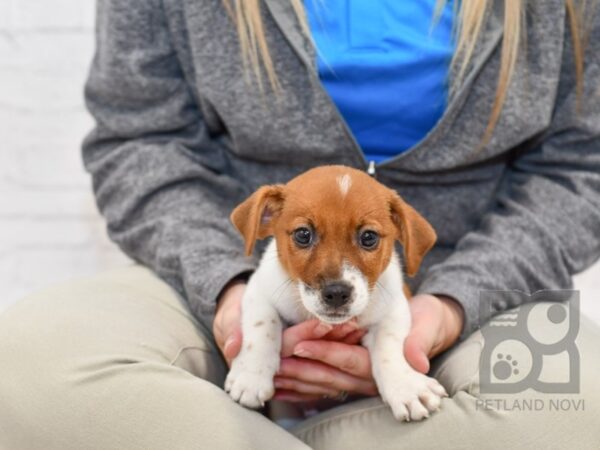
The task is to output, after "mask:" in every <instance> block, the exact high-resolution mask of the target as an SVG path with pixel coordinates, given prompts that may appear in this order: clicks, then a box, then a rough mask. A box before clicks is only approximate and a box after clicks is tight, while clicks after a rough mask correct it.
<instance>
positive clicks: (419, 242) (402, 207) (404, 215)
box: [390, 192, 437, 277]
mask: <svg viewBox="0 0 600 450" xmlns="http://www.w3.org/2000/svg"><path fill="white" fill-rule="evenodd" d="M390 212H391V215H392V221H393V222H394V224H395V225H396V229H397V230H398V235H397V238H398V240H399V241H400V242H401V243H402V247H403V248H404V264H405V265H406V273H407V274H408V275H409V276H411V277H412V276H413V275H414V274H416V273H417V271H418V270H419V266H420V265H421V261H422V260H423V257H424V256H425V255H426V254H427V252H428V251H429V250H431V247H433V244H435V241H436V239H437V235H436V234H435V230H434V229H433V227H432V226H431V225H430V224H429V222H427V220H425V218H424V217H423V216H422V215H421V214H419V213H418V212H417V211H415V209H414V208H413V207H412V206H410V205H409V204H408V203H406V202H405V201H404V200H402V199H401V198H400V196H399V195H398V194H396V193H395V192H394V193H393V194H392V197H391V200H390Z"/></svg>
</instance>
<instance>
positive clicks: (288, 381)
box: [274, 376, 340, 398]
mask: <svg viewBox="0 0 600 450" xmlns="http://www.w3.org/2000/svg"><path fill="white" fill-rule="evenodd" d="M274 383H275V387H276V388H277V389H285V390H287V391H291V392H295V393H298V394H307V395H319V396H321V397H330V398H333V397H336V396H337V395H339V393H340V391H336V390H335V389H333V388H330V387H326V386H322V385H319V384H314V383H309V382H306V381H302V380H298V379H296V378H287V377H282V376H276V377H275V379H274Z"/></svg>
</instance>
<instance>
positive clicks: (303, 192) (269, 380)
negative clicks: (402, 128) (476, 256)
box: [225, 166, 447, 420]
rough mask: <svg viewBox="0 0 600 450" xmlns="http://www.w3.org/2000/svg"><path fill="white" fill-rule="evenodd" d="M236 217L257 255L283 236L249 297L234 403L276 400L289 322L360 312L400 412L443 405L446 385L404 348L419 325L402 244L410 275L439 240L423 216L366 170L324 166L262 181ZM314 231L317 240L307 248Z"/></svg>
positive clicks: (386, 389) (367, 341)
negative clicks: (258, 246) (411, 360)
mask: <svg viewBox="0 0 600 450" xmlns="http://www.w3.org/2000/svg"><path fill="white" fill-rule="evenodd" d="M231 218H232V221H233V223H234V225H235V226H236V227H237V229H238V230H239V231H240V233H241V234H242V235H243V237H244V239H245V242H246V253H247V254H250V253H252V250H253V248H254V244H255V242H256V240H257V239H264V238H267V237H269V236H274V239H273V240H272V241H271V242H270V243H269V244H268V247H267V249H266V251H265V253H264V255H263V256H262V259H261V262H260V264H259V266H258V268H257V270H256V272H254V274H253V275H252V276H251V278H250V280H249V281H248V286H247V288H246V291H245V293H244V297H243V299H242V333H243V345H242V349H241V351H240V353H239V354H238V356H237V357H236V358H235V360H234V361H233V363H232V366H231V370H230V372H229V375H228V377H227V380H226V382H225V389H226V390H227V391H228V392H229V394H230V395H231V397H232V398H233V399H234V400H236V401H238V402H239V403H241V404H242V405H244V406H247V407H251V408H257V407H260V406H261V405H264V402H265V401H267V400H269V399H270V398H271V397H272V396H273V393H274V390H275V389H274V385H273V376H274V375H275V373H276V372H277V370H278V368H279V361H280V356H279V353H280V349H281V335H282V329H283V327H284V326H285V324H295V323H298V322H301V321H304V320H307V319H311V318H315V317H316V318H318V319H320V320H321V321H322V322H327V323H332V324H333V323H336V324H337V323H343V322H346V321H348V320H350V319H352V318H356V320H357V322H358V325H359V326H360V327H361V328H365V329H367V334H366V335H365V336H364V338H363V339H362V344H363V345H364V346H365V347H366V348H367V349H368V350H369V353H370V356H371V363H372V371H373V375H374V378H375V381H376V384H377V387H378V390H379V393H380V394H381V397H382V398H383V400H384V401H385V402H386V403H387V404H388V405H389V406H390V407H391V409H392V411H393V414H394V416H395V417H396V418H397V419H399V420H420V419H423V418H425V417H427V416H428V415H429V412H432V411H435V410H437V409H438V408H439V406H440V402H441V397H444V396H446V395H447V394H446V391H445V390H444V388H443V387H442V386H441V385H440V384H439V383H438V382H437V381H436V380H435V379H433V378H430V377H427V376H426V375H423V374H421V373H419V372H417V371H416V370H414V369H413V368H412V367H411V366H410V365H409V364H408V362H407V361H406V359H405V358H404V354H403V343H404V339H405V338H406V336H407V334H408V332H409V329H410V324H411V321H410V310H409V305H408V301H407V298H406V295H405V289H406V287H405V285H404V281H403V274H402V267H401V263H400V260H399V258H398V255H397V254H396V252H395V250H394V243H395V241H396V240H397V239H398V240H400V242H401V243H402V246H403V250H404V264H405V269H406V272H407V274H408V275H414V274H415V273H416V271H417V270H418V268H419V265H420V263H421V260H422V258H423V256H424V255H425V254H426V253H427V252H428V251H429V249H430V248H431V247H432V246H433V244H434V243H435V240H436V235H435V232H434V230H433V228H432V227H431V226H430V225H429V223H428V222H427V221H426V220H425V219H424V218H423V217H422V216H421V215H419V213H417V212H416V211H415V210H414V209H413V208H412V207H411V206H409V205H408V204H407V203H406V202H404V201H403V200H402V199H401V198H400V196H398V194H397V193H396V192H394V191H392V190H390V189H388V188H386V187H385V186H383V185H382V184H381V183H379V182H377V181H376V180H374V179H373V178H371V177H370V176H369V175H367V174H366V173H364V172H361V171H359V170H356V169H352V168H349V167H344V166H323V167H318V168H315V169H312V170H309V171H308V172H305V173H303V174H302V175H300V176H298V177H296V178H294V179H293V180H291V181H290V182H289V183H287V184H285V185H273V186H263V187H261V188H260V189H258V190H257V191H256V192H255V193H254V194H252V195H251V196H250V197H249V198H248V199H247V200H246V201H244V202H243V203H242V204H240V205H239V206H238V207H237V208H236V209H235V210H234V211H233V213H232V215H231ZM299 229H304V230H302V231H297V230H299ZM306 229H307V230H309V231H310V233H308V234H310V235H311V237H312V241H311V242H310V245H306V246H305V245H299V244H298V241H297V239H299V238H301V240H302V244H304V240H305V239H304V238H306V236H307V235H308V234H307V233H306ZM366 231H369V233H367V234H365V232H366ZM298 233H299V234H298ZM373 234H376V235H377V236H378V238H379V239H378V242H377V244H376V246H374V247H373V248H365V247H364V246H363V245H361V243H363V244H364V243H369V244H370V243H372V241H373V239H369V238H373ZM303 239H304V240H303Z"/></svg>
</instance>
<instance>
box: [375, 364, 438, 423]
mask: <svg viewBox="0 0 600 450" xmlns="http://www.w3.org/2000/svg"><path fill="white" fill-rule="evenodd" d="M379 391H380V393H381V397H382V398H383V401H384V402H385V403H387V404H388V405H389V406H390V408H392V413H393V414H394V417H395V418H396V419H398V420H404V421H407V422H408V421H410V420H421V419H424V418H426V417H429V413H430V412H433V411H437V410H438V409H439V407H440V403H441V400H442V397H447V396H448V394H447V393H446V390H445V389H444V387H443V386H442V385H441V384H440V383H439V382H438V381H437V380H436V379H435V378H430V377H428V376H426V375H423V374H422V373H419V372H416V371H412V370H411V371H406V372H402V373H401V374H398V376H396V377H390V378H388V381H387V382H386V383H385V386H380V387H379Z"/></svg>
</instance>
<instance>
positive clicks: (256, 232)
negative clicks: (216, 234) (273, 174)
mask: <svg viewBox="0 0 600 450" xmlns="http://www.w3.org/2000/svg"><path fill="white" fill-rule="evenodd" d="M283 190H284V186H283V185H279V184H278V185H272V186H263V187H261V188H260V189H258V190H257V191H256V192H255V193H254V194H252V195H251V196H250V197H248V198H247V199H246V200H244V202H243V203H241V204H239V205H238V206H237V207H236V208H235V209H234V210H233V212H232V213H231V221H232V222H233V224H234V225H235V227H236V228H237V229H238V231H239V232H240V234H241V235H242V236H243V237H244V241H245V242H246V255H251V254H252V251H253V250H254V244H255V243H256V240H257V239H264V238H266V237H268V236H271V235H272V234H273V223H274V220H275V219H276V218H277V217H278V216H279V214H280V213H281V209H282V207H283V200H284V193H283Z"/></svg>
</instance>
